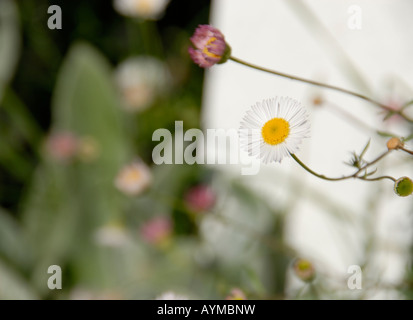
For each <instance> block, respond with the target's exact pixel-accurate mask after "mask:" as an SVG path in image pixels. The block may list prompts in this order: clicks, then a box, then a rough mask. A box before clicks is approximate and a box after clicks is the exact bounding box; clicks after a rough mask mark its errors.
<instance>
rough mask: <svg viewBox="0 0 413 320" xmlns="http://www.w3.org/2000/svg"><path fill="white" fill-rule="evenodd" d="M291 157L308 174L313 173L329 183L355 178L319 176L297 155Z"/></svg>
mask: <svg viewBox="0 0 413 320" xmlns="http://www.w3.org/2000/svg"><path fill="white" fill-rule="evenodd" d="M291 157H293V159H294V160H295V161H296V162H297V163H298V164H299V165H300V166H301V167H303V169H304V170H306V171H307V172H309V173H311V174H312V175H313V176H316V177H317V178H320V179H323V180H328V181H340V180H345V179H350V178H353V176H346V177H341V178H329V177H326V176H325V175H323V174H319V173H317V172H315V171H313V170H311V169H310V168H309V167H307V166H306V165H305V164H304V163H303V162H302V161H301V160H300V159H298V158H297V156H296V155H295V154H291Z"/></svg>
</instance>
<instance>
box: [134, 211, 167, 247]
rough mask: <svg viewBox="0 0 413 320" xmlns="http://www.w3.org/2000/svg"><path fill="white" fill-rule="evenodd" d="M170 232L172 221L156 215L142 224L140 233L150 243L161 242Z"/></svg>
mask: <svg viewBox="0 0 413 320" xmlns="http://www.w3.org/2000/svg"><path fill="white" fill-rule="evenodd" d="M171 233H172V222H171V220H170V219H168V218H166V217H156V218H153V219H152V220H149V221H147V222H146V223H145V224H143V225H142V227H141V229H140V234H141V236H142V238H143V239H144V240H145V241H146V242H148V243H151V244H155V245H156V244H161V243H163V242H164V241H165V240H167V239H168V238H169V237H170V235H171Z"/></svg>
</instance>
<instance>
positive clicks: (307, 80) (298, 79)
mask: <svg viewBox="0 0 413 320" xmlns="http://www.w3.org/2000/svg"><path fill="white" fill-rule="evenodd" d="M229 60H232V61H234V62H237V63H239V64H242V65H244V66H246V67H249V68H253V69H256V70H260V71H263V72H267V73H271V74H274V75H277V76H280V77H284V78H288V79H291V80H295V81H300V82H305V83H309V84H312V85H314V86H318V87H322V88H327V89H330V90H335V91H339V92H342V93H345V94H348V95H351V96H354V97H357V98H359V99H362V100H364V101H367V102H370V103H372V104H374V105H376V106H378V107H380V108H381V109H383V110H386V111H389V112H392V113H393V114H398V115H400V116H401V117H403V118H404V119H405V120H406V121H409V122H413V119H412V118H409V117H408V116H407V115H405V114H404V113H403V109H401V110H393V109H392V108H390V107H389V106H386V105H384V104H382V103H380V102H378V101H376V100H373V99H371V98H369V97H367V96H365V95H362V94H360V93H356V92H353V91H350V90H347V89H343V88H340V87H336V86H332V85H329V84H325V83H322V82H318V81H314V80H309V79H304V78H301V77H297V76H293V75H290V74H287V73H282V72H278V71H275V70H271V69H267V68H264V67H260V66H257V65H255V64H252V63H249V62H246V61H244V60H241V59H238V58H236V57H233V56H231V57H230V58H229Z"/></svg>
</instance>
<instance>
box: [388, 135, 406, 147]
mask: <svg viewBox="0 0 413 320" xmlns="http://www.w3.org/2000/svg"><path fill="white" fill-rule="evenodd" d="M403 146H404V143H403V142H402V141H401V140H400V139H399V138H396V137H393V138H391V139H390V140H389V141H387V149H389V150H397V149H400V148H402V147H403Z"/></svg>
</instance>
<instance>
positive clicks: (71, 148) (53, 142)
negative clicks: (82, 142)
mask: <svg viewBox="0 0 413 320" xmlns="http://www.w3.org/2000/svg"><path fill="white" fill-rule="evenodd" d="M78 145H79V141H78V138H77V137H76V136H75V135H74V134H72V133H70V132H58V133H52V134H50V135H49V136H48V137H47V139H46V142H45V147H46V152H47V155H48V156H50V157H51V158H52V159H54V160H59V161H68V160H71V159H73V158H74V157H75V156H76V153H77V150H78Z"/></svg>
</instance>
